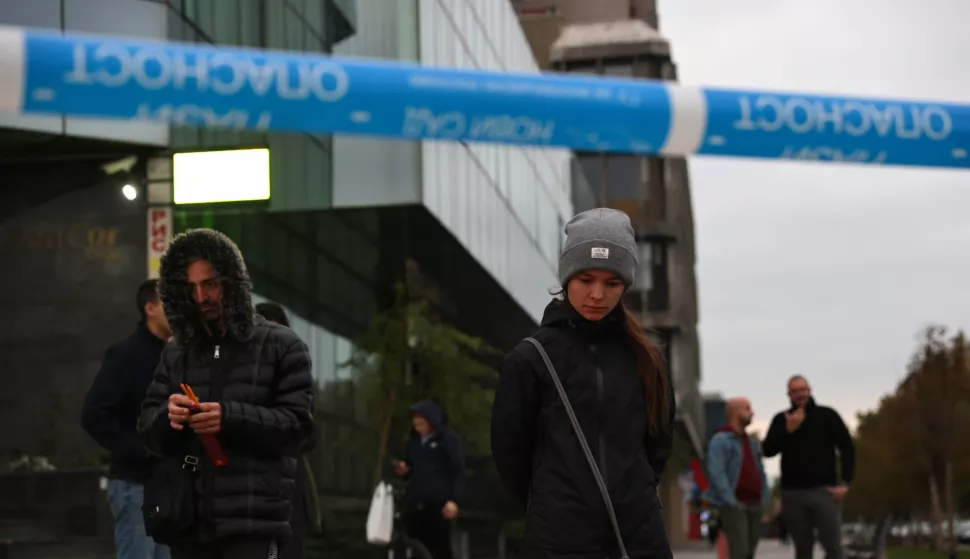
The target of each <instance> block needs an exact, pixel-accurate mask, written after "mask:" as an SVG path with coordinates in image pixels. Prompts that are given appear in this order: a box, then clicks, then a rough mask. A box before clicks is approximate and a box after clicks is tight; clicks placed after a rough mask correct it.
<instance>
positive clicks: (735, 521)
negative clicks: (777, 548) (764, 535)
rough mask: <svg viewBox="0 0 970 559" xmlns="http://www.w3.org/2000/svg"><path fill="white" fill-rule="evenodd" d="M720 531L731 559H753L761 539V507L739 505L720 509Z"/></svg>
mask: <svg viewBox="0 0 970 559" xmlns="http://www.w3.org/2000/svg"><path fill="white" fill-rule="evenodd" d="M720 513H721V514H720V516H721V529H722V530H724V537H725V538H727V543H728V556H729V557H730V558H731V559H753V558H754V553H755V550H756V549H757V548H758V540H759V539H760V538H761V516H762V514H763V513H762V510H761V507H759V506H757V505H754V506H749V505H740V506H737V507H726V508H723V509H720Z"/></svg>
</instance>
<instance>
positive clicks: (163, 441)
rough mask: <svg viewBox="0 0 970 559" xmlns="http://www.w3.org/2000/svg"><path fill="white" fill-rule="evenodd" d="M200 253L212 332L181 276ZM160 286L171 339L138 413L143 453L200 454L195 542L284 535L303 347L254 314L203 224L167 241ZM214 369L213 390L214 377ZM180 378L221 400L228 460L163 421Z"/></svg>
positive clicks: (236, 267)
mask: <svg viewBox="0 0 970 559" xmlns="http://www.w3.org/2000/svg"><path fill="white" fill-rule="evenodd" d="M196 258H202V259H204V260H206V261H208V262H209V263H210V264H212V266H213V267H214V268H215V270H216V272H217V273H218V274H219V276H220V278H221V279H222V280H223V281H222V290H223V295H222V313H223V319H224V320H225V322H226V326H227V333H226V335H225V336H223V337H222V338H220V339H215V338H213V337H211V336H210V335H209V334H208V332H207V330H206V329H205V328H204V325H203V323H202V321H201V318H200V315H199V313H198V311H197V310H196V305H195V303H194V302H193V301H192V299H191V290H190V289H189V288H188V284H187V280H186V270H187V268H188V265H189V263H190V262H191V261H192V260H194V259H196ZM160 276H161V277H160V285H159V291H160V295H161V299H162V302H163V304H164V307H165V314H166V316H167V317H168V320H169V324H170V325H171V327H172V331H173V333H174V334H175V341H174V342H172V343H170V344H169V345H168V346H167V347H166V348H165V351H164V352H163V353H162V359H161V363H160V364H159V367H158V369H157V370H156V371H155V376H154V379H153V381H152V383H151V385H150V386H149V388H148V393H147V395H146V398H145V401H144V402H143V404H142V411H141V416H140V418H139V425H138V428H139V431H140V432H141V433H142V435H143V436H144V437H145V439H146V443H147V446H148V448H149V450H151V451H153V452H155V453H157V454H159V455H162V456H166V457H173V458H176V459H181V457H182V456H184V455H185V454H187V453H189V454H193V455H197V456H201V457H202V458H201V459H200V464H202V465H203V468H202V469H201V472H200V474H199V475H198V476H197V477H196V483H195V486H196V493H197V495H198V497H199V498H198V501H197V503H196V510H197V511H198V515H197V518H199V519H200V521H199V522H198V523H197V526H196V531H197V535H198V537H199V538H200V539H202V540H217V539H224V538H234V537H257V538H266V539H275V540H277V541H279V542H281V543H285V542H287V541H289V539H290V537H291V530H290V526H289V518H290V514H291V510H292V505H291V500H292V497H293V490H294V479H295V476H296V473H297V455H298V452H297V449H298V447H299V445H301V444H302V443H303V442H304V441H306V439H307V438H308V437H310V436H311V434H312V431H313V418H312V400H313V390H312V378H311V375H310V358H309V354H308V351H307V346H306V345H305V344H304V343H303V342H302V341H301V340H300V339H299V338H298V337H297V336H296V334H294V333H293V332H292V331H291V330H290V329H288V328H286V327H284V326H279V325H276V324H273V323H270V322H267V321H265V320H263V319H262V318H261V317H258V316H256V315H255V313H254V311H253V305H252V300H251V294H250V293H251V289H252V288H251V283H250V281H249V275H248V273H247V271H246V265H245V263H244V262H243V259H242V255H241V254H240V253H239V250H238V249H237V248H236V246H235V245H234V244H233V243H232V241H230V240H229V239H228V238H227V237H225V236H223V235H222V234H220V233H217V232H214V231H208V230H196V231H193V232H189V233H188V236H180V238H176V239H175V240H174V241H173V243H172V245H171V247H170V248H169V250H168V252H167V253H166V255H165V256H164V257H163V259H162V261H161V269H160ZM218 371H222V373H221V374H222V375H223V377H222V378H223V379H224V381H223V385H222V391H221V395H219V396H218V397H217V398H213V395H212V389H213V375H214V374H218V373H217V372H218ZM182 382H185V383H187V384H189V385H190V386H191V387H192V389H193V390H194V391H195V393H196V395H198V397H199V399H200V400H201V401H203V402H206V401H219V402H220V403H221V404H222V424H221V430H220V433H219V435H218V438H219V440H220V442H221V443H222V446H223V448H224V449H225V451H226V455H227V457H228V462H229V463H228V465H226V466H223V467H219V468H216V467H214V466H212V465H211V462H210V460H209V459H208V458H207V457H206V455H205V454H204V450H203V449H202V447H201V443H200V440H199V437H198V436H197V435H196V434H195V433H194V432H193V431H192V430H191V429H188V428H186V429H184V430H182V431H176V430H174V429H172V428H171V426H170V425H169V420H168V397H169V396H170V395H171V394H173V393H176V392H179V393H181V390H180V388H179V384H180V383H182Z"/></svg>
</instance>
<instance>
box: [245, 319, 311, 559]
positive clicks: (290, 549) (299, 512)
mask: <svg viewBox="0 0 970 559" xmlns="http://www.w3.org/2000/svg"><path fill="white" fill-rule="evenodd" d="M256 312H257V313H258V314H259V316H261V317H263V318H265V319H266V320H268V321H270V322H275V323H276V324H280V325H283V326H286V327H287V328H290V319H289V318H287V316H286V311H285V310H283V307H281V306H280V305H278V304H277V303H272V302H265V303H259V304H258V305H256ZM314 442H315V441H314V440H313V439H312V438H311V439H309V440H307V442H306V444H305V445H304V446H303V447H302V448H301V449H300V451H301V453H300V460H299V462H297V470H296V487H295V489H294V493H293V516H291V517H290V529H291V531H292V532H293V539H292V541H291V542H290V544H289V545H287V546H286V547H284V548H283V553H282V554H281V555H280V558H281V559H303V557H304V556H305V555H306V547H307V546H306V538H307V533H308V531H310V530H312V532H314V533H319V532H320V530H321V529H322V526H321V524H322V521H321V518H320V503H319V499H318V497H317V489H316V487H317V482H316V479H315V478H314V477H313V469H312V468H311V467H310V461H309V460H307V455H306V454H307V452H309V451H311V450H313V448H314Z"/></svg>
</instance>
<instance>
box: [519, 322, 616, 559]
mask: <svg viewBox="0 0 970 559" xmlns="http://www.w3.org/2000/svg"><path fill="white" fill-rule="evenodd" d="M525 341H527V342H529V343H530V344H532V345H534V346H535V348H536V350H538V351H539V355H540V356H541V357H542V361H543V362H544V363H545V364H546V369H548V371H549V376H550V377H551V378H552V382H553V384H555V385H556V392H558V393H559V399H560V400H562V405H563V406H564V407H565V408H566V415H568V416H569V422H570V423H572V424H573V431H575V432H576V438H577V439H579V445H580V446H581V447H583V454H585V455H586V461H587V462H589V468H590V470H592V471H593V477H594V478H596V485H598V486H599V489H600V495H602V496H603V502H604V503H605V504H606V513H607V514H609V515H610V523H612V524H613V532H614V533H615V534H616V543H617V544H619V546H620V555H621V559H629V556H628V555H627V553H626V546H625V545H623V536H622V535H621V534H620V525H619V523H617V521H616V512H615V511H614V510H613V501H612V500H611V499H610V493H609V491H607V490H606V483H604V482H603V475H602V474H600V469H599V468H598V467H597V466H596V459H595V458H593V451H591V450H590V449H589V443H587V442H586V436H585V435H584V434H583V429H582V427H580V426H579V420H578V419H576V412H574V411H573V406H572V404H570V403H569V397H568V396H566V389H565V388H563V386H562V381H560V380H559V375H558V374H556V368H555V367H553V366H552V361H550V360H549V355H548V354H547V353H546V350H545V348H543V347H542V344H541V343H539V341H538V340H536V339H535V338H526V339H525Z"/></svg>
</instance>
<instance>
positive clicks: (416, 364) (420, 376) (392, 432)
mask: <svg viewBox="0 0 970 559" xmlns="http://www.w3.org/2000/svg"><path fill="white" fill-rule="evenodd" d="M395 291H396V293H397V296H396V299H395V302H394V305H393V306H392V307H391V308H390V309H388V310H387V311H386V312H383V313H381V314H378V315H376V316H375V317H374V318H373V320H372V322H371V324H370V326H369V328H368V329H367V331H366V332H365V333H364V335H363V336H361V338H360V339H359V340H358V341H357V342H356V345H355V349H354V352H353V355H352V357H351V359H350V360H349V362H348V363H346V364H344V365H343V366H348V367H352V368H353V371H354V376H355V390H356V392H357V394H356V396H355V397H356V398H357V402H358V404H359V406H360V409H362V410H363V413H362V414H360V415H359V417H358V419H359V420H361V422H362V424H363V425H364V428H365V429H366V430H367V431H369V432H370V433H372V434H374V435H376V441H377V442H376V447H377V461H376V462H377V463H376V464H375V471H374V482H375V484H376V482H377V481H378V480H379V479H380V478H381V477H382V475H383V472H384V466H385V462H387V460H386V458H387V451H388V448H389V446H390V445H391V444H394V445H397V444H398V443H400V442H401V439H400V438H398V435H403V434H404V433H406V432H407V431H408V429H409V425H410V421H411V415H410V411H409V409H410V406H411V404H412V403H414V402H415V401H417V400H422V399H433V400H434V401H436V402H437V403H438V404H439V405H441V407H442V408H443V409H444V410H445V413H446V414H447V416H448V426H449V427H450V428H452V429H454V430H455V431H457V432H458V433H459V434H460V435H461V437H462V439H463V441H464V445H465V446H464V450H465V453H466V454H474V453H481V452H487V451H488V448H489V440H488V429H489V422H488V418H489V414H490V412H491V406H492V400H493V397H494V393H493V391H492V390H491V389H490V388H487V386H488V385H489V384H490V383H492V382H494V379H495V377H496V372H495V369H494V368H493V367H491V366H489V365H488V364H487V363H486V362H485V360H486V358H488V357H489V356H492V355H494V354H495V353H496V350H494V349H493V348H491V347H489V346H488V345H487V344H486V343H485V342H484V341H482V340H481V339H479V338H475V337H472V336H469V335H467V334H465V333H463V332H462V331H460V330H458V329H457V328H455V327H454V326H452V325H451V324H448V323H447V322H445V321H444V320H442V319H441V318H440V317H439V316H438V315H437V314H436V313H435V312H434V309H433V308H432V305H431V303H430V302H429V300H428V298H427V297H425V296H418V297H416V296H414V295H413V294H412V292H413V290H410V289H408V288H407V287H406V286H405V284H403V283H401V284H398V285H397V286H396V288H395ZM392 437H393V438H392ZM365 438H366V437H365ZM365 444H367V442H366V441H365Z"/></svg>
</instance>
